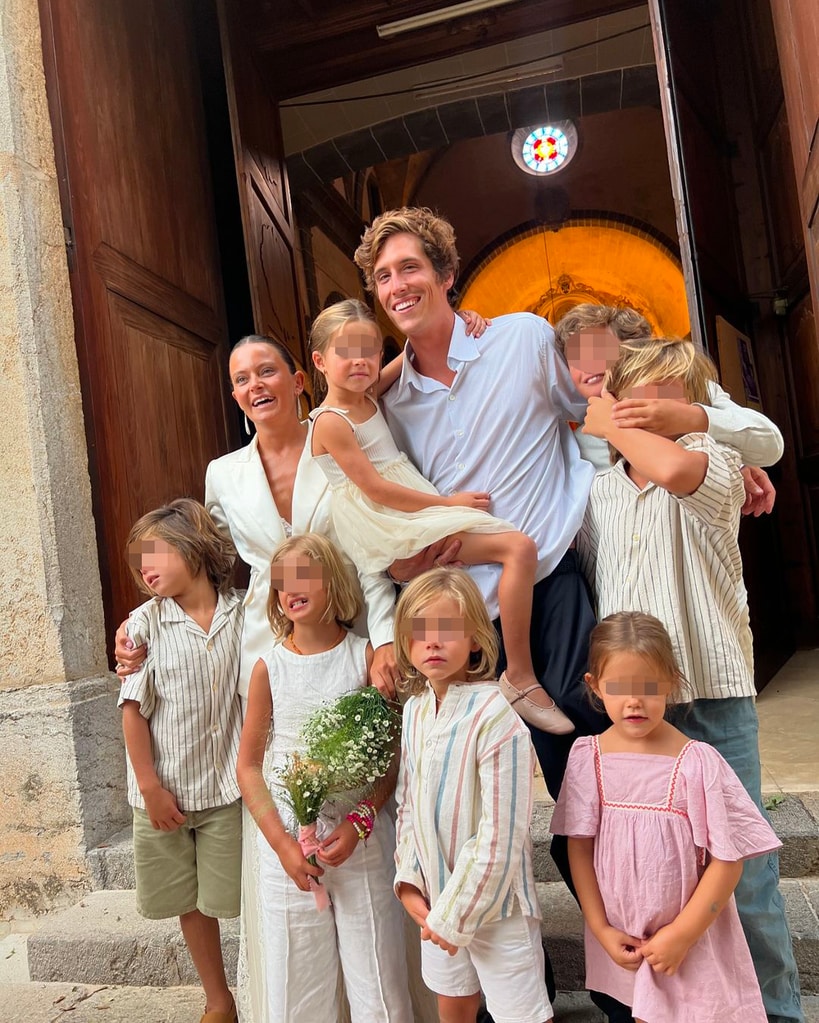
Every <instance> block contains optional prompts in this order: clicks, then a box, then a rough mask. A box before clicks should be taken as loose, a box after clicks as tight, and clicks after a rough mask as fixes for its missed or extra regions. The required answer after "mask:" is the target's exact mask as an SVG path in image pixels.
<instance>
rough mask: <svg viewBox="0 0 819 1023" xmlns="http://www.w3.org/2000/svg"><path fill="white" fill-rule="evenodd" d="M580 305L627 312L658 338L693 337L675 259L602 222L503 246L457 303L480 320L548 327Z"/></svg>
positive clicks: (537, 232) (645, 238) (644, 238)
mask: <svg viewBox="0 0 819 1023" xmlns="http://www.w3.org/2000/svg"><path fill="white" fill-rule="evenodd" d="M580 302H596V303H598V304H601V305H627V306H631V307H632V308H634V309H637V310H638V311H639V312H641V313H642V314H643V315H644V316H645V317H646V318H647V319H648V320H649V322H650V323H651V324H652V326H653V327H654V329H655V330H656V331H657V332H658V333H660V334H670V335H675V336H685V335H686V334H687V333H688V332H689V330H690V321H689V317H688V305H687V302H686V296H685V284H684V281H683V276H682V271H681V269H680V264H679V262H678V260H677V259H676V258H675V257H674V256H673V255H672V254H671V252H670V251H669V250H668V249H666V248H665V246H663V245H662V244H661V243H660V242H658V241H656V240H655V239H654V238H652V237H651V236H650V235H649V234H647V233H646V232H643V231H639V230H637V229H635V228H633V227H631V226H629V225H621V224H617V223H616V222H608V223H606V222H604V221H603V220H602V219H596V220H591V221H589V222H588V223H572V224H569V225H568V226H564V227H562V228H561V229H560V230H559V231H549V230H547V229H543V228H540V229H532V230H530V231H527V232H526V233H525V234H524V235H522V236H520V237H519V238H517V239H512V240H510V241H507V242H504V243H502V244H501V245H500V246H499V248H498V249H497V250H496V251H495V252H494V253H492V254H491V255H490V256H489V257H487V258H486V259H484V260H483V262H482V263H481V264H480V266H479V267H478V268H477V269H476V270H475V271H474V272H473V273H471V274H470V275H469V277H468V278H467V280H466V281H465V283H464V286H463V288H462V290H461V298H460V305H461V306H462V307H463V308H467V309H477V310H478V311H479V312H480V313H482V314H483V315H484V316H500V315H502V314H503V313H511V312H519V311H521V310H527V311H529V312H533V313H537V314H538V315H540V316H545V317H546V318H547V319H548V320H549V321H550V322H551V323H554V322H556V321H557V320H559V319H560V318H561V317H562V316H563V315H565V313H566V312H568V310H569V309H570V308H571V307H572V306H574V305H577V304H578V303H580Z"/></svg>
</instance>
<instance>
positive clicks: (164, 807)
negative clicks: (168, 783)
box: [143, 787, 188, 831]
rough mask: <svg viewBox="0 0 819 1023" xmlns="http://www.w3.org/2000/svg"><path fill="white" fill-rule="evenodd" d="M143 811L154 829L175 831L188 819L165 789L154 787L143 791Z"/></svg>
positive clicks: (170, 793) (171, 794)
mask: <svg viewBox="0 0 819 1023" xmlns="http://www.w3.org/2000/svg"><path fill="white" fill-rule="evenodd" d="M143 798H144V800H145V812H146V813H147V814H148V819H149V820H150V822H151V826H152V827H153V828H154V829H155V830H156V831H176V829H177V828H178V827H179V826H180V825H182V824H184V823H185V821H186V820H187V819H188V818H187V817H186V816H185V815H184V813H182V811H181V810H180V809H179V807H178V806H177V805H176V799H175V798H174V795H173V793H172V792H169V791H168V790H167V789H163V788H159V787H158V788H155V789H150V790H149V791H147V792H144V793H143Z"/></svg>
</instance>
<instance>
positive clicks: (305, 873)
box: [273, 835, 324, 892]
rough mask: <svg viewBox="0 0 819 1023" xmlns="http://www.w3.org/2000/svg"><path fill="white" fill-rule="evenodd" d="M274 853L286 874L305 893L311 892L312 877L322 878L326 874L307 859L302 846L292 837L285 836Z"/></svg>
mask: <svg viewBox="0 0 819 1023" xmlns="http://www.w3.org/2000/svg"><path fill="white" fill-rule="evenodd" d="M273 852H275V854H276V855H277V856H278V857H279V863H281V865H282V867H283V869H284V872H285V873H286V874H287V876H288V877H289V878H290V879H291V880H292V881H293V883H294V884H295V886H296V887H297V888H299V889H300V890H301V891H303V892H309V891H310V878H311V877H321V875H322V874H323V873H324V871H323V870H322V869H321V867H314V866H313V864H312V863H309V862H308V861H307V860H306V859H305V857H304V853H303V852H302V851H301V846H300V845H299V843H298V842H297V841H296V840H295V838H293V837H292V836H290V835H285V836H284V837H283V838H282V840H281V842H277V843H276V845H275V846H274V848H273Z"/></svg>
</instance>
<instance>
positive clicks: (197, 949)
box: [179, 909, 233, 1013]
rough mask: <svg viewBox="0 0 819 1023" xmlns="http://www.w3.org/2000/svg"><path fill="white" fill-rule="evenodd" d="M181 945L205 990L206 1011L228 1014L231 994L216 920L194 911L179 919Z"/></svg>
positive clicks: (231, 1007)
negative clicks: (184, 946) (182, 942)
mask: <svg viewBox="0 0 819 1023" xmlns="http://www.w3.org/2000/svg"><path fill="white" fill-rule="evenodd" d="M179 925H180V926H181V928H182V934H183V935H184V938H185V944H186V945H187V946H188V951H189V952H190V954H191V959H192V960H193V965H194V966H195V967H196V972H197V973H198V974H199V979H200V980H201V981H202V987H203V988H204V989H205V1000H206V1006H207V1008H206V1011H207V1012H224V1013H229V1012H231V1011H232V1010H233V995H232V994H231V993H230V988H229V987H228V985H227V980H226V979H225V964H224V962H223V961H222V942H221V939H220V933H219V921H218V920H216V919H215V918H214V917H212V916H205V915H204V913H200V912H199V910H198V909H195V910H194V911H193V912H192V913H185V914H184V915H183V916H180V918H179Z"/></svg>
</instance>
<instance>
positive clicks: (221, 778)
mask: <svg viewBox="0 0 819 1023" xmlns="http://www.w3.org/2000/svg"><path fill="white" fill-rule="evenodd" d="M127 549H128V563H129V565H130V567H131V571H132V573H133V575H134V577H135V579H136V582H137V585H138V586H139V587H140V589H141V590H143V592H145V593H149V594H151V595H152V596H151V599H150V600H149V601H147V603H145V604H142V605H141V606H140V607H138V608H137V609H136V610H135V611H134V612H133V613H132V615H131V617H130V619H129V621H128V634H129V636H130V638H131V639H132V640H133V641H134V645H135V646H140V645H141V644H143V643H147V644H148V656H147V658H146V660H145V661H144V663H143V664H142V665H141V667H140V668H138V669H137V670H136V671H135V672H134V673H133V674H131V675H129V676H128V677H127V678H125V679H124V680H123V684H122V690H121V693H120V698H119V705H120V706H121V707H122V726H123V731H124V733H125V746H126V749H127V754H128V758H127V759H128V800H129V802H130V803H131V806H132V807H133V810H134V866H135V871H136V889H137V891H136V897H137V909H138V910H139V912H140V914H141V915H142V916H145V917H148V918H149V919H152V920H161V919H165V918H167V917H172V916H178V917H179V922H180V925H181V928H182V933H183V935H184V937H185V942H186V944H187V946H188V950H189V952H190V954H191V958H192V959H193V963H194V966H195V967H196V970H197V973H198V974H199V978H200V980H201V981H202V986H203V988H204V989H205V996H206V999H207V1002H206V1007H205V1014H204V1015H203V1017H202V1023H236V1019H237V1016H236V1006H235V1004H234V1002H233V996H232V995H231V993H230V989H229V988H228V986H227V981H226V979H225V968H224V963H223V961H222V946H221V940H220V930H219V918H225V917H236V916H238V915H239V894H240V878H241V849H242V817H241V802H240V792H239V786H238V783H237V781H236V758H237V755H238V752H239V736H240V733H241V728H242V716H241V714H242V712H241V703H240V700H239V695H238V692H237V684H238V679H239V654H240V646H241V636H242V595H241V594H240V593H239V592H237V591H236V590H233V589H231V588H230V585H229V584H230V578H231V575H232V572H233V564H234V561H235V558H236V551H235V549H234V547H233V544H232V543H231V542H230V541H229V540H227V539H225V537H223V536H222V534H221V533H220V532H219V530H218V529H217V528H216V524H215V523H214V521H213V519H212V518H211V517H210V515H209V514H208V513H207V511H206V510H205V509H204V508H203V507H202V505H200V504H199V503H198V502H196V501H192V500H189V499H187V498H182V499H179V500H177V501H172V502H171V503H170V504H169V505H167V506H166V507H164V508H159V509H157V510H156V511H153V512H149V513H148V514H147V515H144V516H143V517H142V518H141V519H140V520H139V521H138V522H137V523H136V525H135V526H134V527H133V529H132V530H131V533H130V536H129V537H128V548H127Z"/></svg>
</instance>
